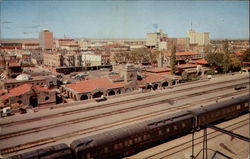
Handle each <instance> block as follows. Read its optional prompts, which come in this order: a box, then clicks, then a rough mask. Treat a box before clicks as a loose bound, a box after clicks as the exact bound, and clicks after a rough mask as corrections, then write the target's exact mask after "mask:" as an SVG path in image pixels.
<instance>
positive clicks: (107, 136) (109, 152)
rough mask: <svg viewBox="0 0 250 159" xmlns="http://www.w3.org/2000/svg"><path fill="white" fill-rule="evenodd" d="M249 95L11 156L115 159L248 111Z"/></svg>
mask: <svg viewBox="0 0 250 159" xmlns="http://www.w3.org/2000/svg"><path fill="white" fill-rule="evenodd" d="M249 97H250V96H249V94H248V95H244V96H240V97H237V98H232V99H230V100H226V101H223V102H217V103H214V104H211V105H208V106H201V107H200V108H196V109H192V110H188V111H182V112H178V113H175V114H172V115H167V116H162V117H159V118H156V119H152V120H148V121H144V122H141V123H138V124H134V125H130V126H126V127H123V128H118V129H115V130H110V131H107V132H103V133H99V134H96V135H92V136H88V137H85V138H82V139H77V140H75V141H73V142H72V143H71V144H70V147H68V146H67V145H66V144H58V145H54V146H50V147H46V148H42V149H38V150H35V151H31V152H27V153H23V154H19V155H16V156H13V157H11V158H13V159H32V158H41V159H51V158H52V159H55V158H60V159H64V158H65V159H91V158H101V159H103V158H119V157H123V156H128V155H131V154H133V153H136V152H138V151H140V150H141V149H143V148H145V147H146V146H148V145H149V144H150V143H154V142H159V141H161V140H166V139H168V138H173V137H177V136H180V135H184V134H187V133H190V132H191V131H198V130H200V129H202V128H204V127H205V126H206V124H213V123H218V122H220V121H223V120H228V119H231V118H234V117H237V116H239V115H241V114H243V113H249Z"/></svg>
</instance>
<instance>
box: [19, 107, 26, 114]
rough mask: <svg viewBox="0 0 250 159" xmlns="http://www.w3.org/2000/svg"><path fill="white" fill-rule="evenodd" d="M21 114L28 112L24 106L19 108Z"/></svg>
mask: <svg viewBox="0 0 250 159" xmlns="http://www.w3.org/2000/svg"><path fill="white" fill-rule="evenodd" d="M19 111H20V114H25V113H27V110H26V109H24V108H19Z"/></svg>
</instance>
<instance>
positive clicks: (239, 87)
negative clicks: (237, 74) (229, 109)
mask: <svg viewBox="0 0 250 159" xmlns="http://www.w3.org/2000/svg"><path fill="white" fill-rule="evenodd" d="M245 88H247V86H246V85H238V86H236V87H234V90H240V89H245Z"/></svg>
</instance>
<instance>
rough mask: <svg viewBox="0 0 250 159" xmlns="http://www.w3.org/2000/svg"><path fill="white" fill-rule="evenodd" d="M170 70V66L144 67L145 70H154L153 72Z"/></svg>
mask: <svg viewBox="0 0 250 159" xmlns="http://www.w3.org/2000/svg"><path fill="white" fill-rule="evenodd" d="M170 70H171V69H170V68H163V67H155V68H147V69H146V71H147V72H154V73H158V72H169V71H170Z"/></svg>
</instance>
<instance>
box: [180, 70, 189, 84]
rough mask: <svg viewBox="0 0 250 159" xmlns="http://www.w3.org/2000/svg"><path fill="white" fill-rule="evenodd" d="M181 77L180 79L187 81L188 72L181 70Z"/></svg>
mask: <svg viewBox="0 0 250 159" xmlns="http://www.w3.org/2000/svg"><path fill="white" fill-rule="evenodd" d="M181 78H182V81H184V82H185V81H188V74H187V72H185V71H184V72H182V74H181Z"/></svg>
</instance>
